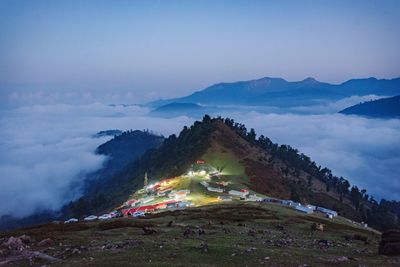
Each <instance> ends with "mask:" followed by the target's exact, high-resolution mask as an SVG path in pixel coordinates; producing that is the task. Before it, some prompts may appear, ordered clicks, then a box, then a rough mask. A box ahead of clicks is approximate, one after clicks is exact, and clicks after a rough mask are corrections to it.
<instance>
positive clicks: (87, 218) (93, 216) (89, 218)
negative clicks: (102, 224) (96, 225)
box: [83, 215, 98, 222]
mask: <svg viewBox="0 0 400 267" xmlns="http://www.w3.org/2000/svg"><path fill="white" fill-rule="evenodd" d="M97 219H98V217H97V216H96V215H90V216H88V217H86V218H85V219H83V220H84V221H86V222H88V221H94V220H97Z"/></svg>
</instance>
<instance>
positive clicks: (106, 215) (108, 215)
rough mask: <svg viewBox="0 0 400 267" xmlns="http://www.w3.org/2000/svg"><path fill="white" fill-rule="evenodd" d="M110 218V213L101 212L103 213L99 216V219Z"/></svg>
mask: <svg viewBox="0 0 400 267" xmlns="http://www.w3.org/2000/svg"><path fill="white" fill-rule="evenodd" d="M111 218H112V216H111V215H110V214H103V215H101V216H99V220H109V219H111Z"/></svg>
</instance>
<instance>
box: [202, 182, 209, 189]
mask: <svg viewBox="0 0 400 267" xmlns="http://www.w3.org/2000/svg"><path fill="white" fill-rule="evenodd" d="M200 184H201V185H202V186H204V187H206V188H207V187H209V186H210V184H209V183H207V182H206V181H201V182H200Z"/></svg>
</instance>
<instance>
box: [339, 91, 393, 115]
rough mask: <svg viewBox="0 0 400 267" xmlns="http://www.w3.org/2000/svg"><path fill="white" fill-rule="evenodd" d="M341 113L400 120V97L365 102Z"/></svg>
mask: <svg viewBox="0 0 400 267" xmlns="http://www.w3.org/2000/svg"><path fill="white" fill-rule="evenodd" d="M339 113H343V114H347V115H359V116H367V117H373V118H399V117H400V95H398V96H394V97H388V98H381V99H377V100H371V101H368V102H363V103H360V104H357V105H354V106H351V107H348V108H345V109H343V110H342V111H340V112H339Z"/></svg>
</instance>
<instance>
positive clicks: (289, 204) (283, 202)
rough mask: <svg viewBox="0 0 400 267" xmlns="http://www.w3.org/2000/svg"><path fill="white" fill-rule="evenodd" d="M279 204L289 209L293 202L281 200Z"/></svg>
mask: <svg viewBox="0 0 400 267" xmlns="http://www.w3.org/2000/svg"><path fill="white" fill-rule="evenodd" d="M281 204H282V205H285V206H289V207H291V206H292V205H293V201H291V200H282V201H281Z"/></svg>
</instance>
